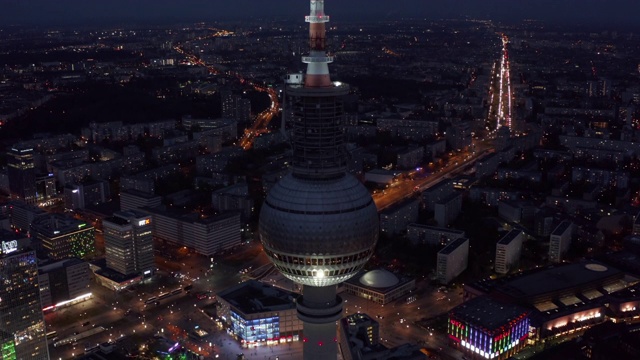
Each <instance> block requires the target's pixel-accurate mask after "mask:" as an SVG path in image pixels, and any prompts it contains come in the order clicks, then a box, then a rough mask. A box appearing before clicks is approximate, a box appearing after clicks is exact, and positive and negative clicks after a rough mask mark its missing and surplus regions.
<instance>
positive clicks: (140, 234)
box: [102, 210, 156, 276]
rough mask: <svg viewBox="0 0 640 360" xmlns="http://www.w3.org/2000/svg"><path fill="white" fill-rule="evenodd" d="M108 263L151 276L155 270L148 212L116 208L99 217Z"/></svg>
mask: <svg viewBox="0 0 640 360" xmlns="http://www.w3.org/2000/svg"><path fill="white" fill-rule="evenodd" d="M102 226H103V229H104V247H105V257H106V260H107V267H108V268H109V269H112V270H115V271H117V272H119V273H120V274H122V275H134V274H137V275H144V276H151V275H152V274H153V273H154V271H155V268H156V267H155V263H154V258H153V236H152V234H151V215H148V214H145V213H142V212H140V211H137V210H127V211H119V212H116V213H114V214H113V216H112V217H109V218H106V219H104V220H103V221H102Z"/></svg>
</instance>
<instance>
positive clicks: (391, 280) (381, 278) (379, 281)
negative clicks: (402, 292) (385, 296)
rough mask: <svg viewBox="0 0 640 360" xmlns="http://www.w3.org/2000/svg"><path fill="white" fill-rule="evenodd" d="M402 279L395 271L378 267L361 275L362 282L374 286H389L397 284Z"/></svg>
mask: <svg viewBox="0 0 640 360" xmlns="http://www.w3.org/2000/svg"><path fill="white" fill-rule="evenodd" d="M398 282H400V280H399V279H398V277H397V276H395V275H394V274H393V273H391V272H389V271H387V270H384V269H376V270H371V271H368V272H366V273H365V274H364V275H362V276H361V277H360V283H361V284H362V285H365V286H369V287H374V288H388V287H391V286H394V285H397V284H398Z"/></svg>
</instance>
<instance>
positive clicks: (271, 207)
mask: <svg viewBox="0 0 640 360" xmlns="http://www.w3.org/2000/svg"><path fill="white" fill-rule="evenodd" d="M310 3H311V14H310V15H309V16H307V17H306V21H307V22H309V23H310V26H309V46H310V52H309V55H308V56H303V58H302V60H303V62H304V63H306V64H307V71H306V75H305V78H304V84H290V85H289V86H287V90H286V91H287V97H288V98H290V100H291V106H292V109H293V117H292V119H291V120H290V121H291V123H292V124H293V132H292V146H293V158H292V166H291V168H292V172H291V173H289V174H288V175H287V176H285V177H284V178H282V179H281V180H280V181H279V182H278V183H277V184H276V185H274V186H273V187H272V188H271V190H270V191H269V194H268V195H267V198H266V199H265V201H264V204H263V206H262V210H261V213H260V224H259V225H260V239H261V241H262V245H263V247H264V250H265V253H266V254H267V256H268V257H269V259H270V260H271V261H272V262H273V264H274V265H275V267H276V268H277V269H278V270H279V271H280V272H281V273H282V274H283V275H284V276H285V277H287V278H288V279H290V280H292V281H294V282H296V283H298V284H302V285H303V289H302V293H303V296H301V297H300V298H299V299H298V302H297V310H298V317H299V319H300V320H302V321H303V323H304V339H303V340H304V344H303V359H305V360H312V359H318V360H330V359H336V358H337V354H338V346H337V345H338V344H337V329H336V321H337V320H339V319H340V318H341V317H342V299H341V298H340V297H339V296H338V295H337V288H336V286H337V284H339V283H341V282H343V281H345V280H347V279H349V278H351V277H352V276H354V275H356V274H357V273H358V272H359V271H360V269H362V267H363V266H364V265H365V264H366V263H367V261H368V260H369V258H370V257H371V255H372V254H373V249H374V247H375V244H376V241H377V238H378V213H377V209H376V206H375V203H374V202H373V199H372V198H371V195H370V194H369V192H368V191H367V189H366V188H365V187H364V185H362V184H361V183H360V182H359V181H358V180H357V179H356V178H355V177H353V176H352V175H350V174H347V172H346V169H347V151H346V149H345V146H344V133H343V118H344V96H345V95H347V94H348V93H349V86H348V85H346V84H343V83H339V82H332V81H331V79H330V76H329V68H328V63H330V62H332V61H333V57H332V56H329V55H327V53H326V49H325V41H326V36H325V23H326V22H327V21H329V17H328V16H327V15H325V14H324V1H323V0H311V1H310Z"/></svg>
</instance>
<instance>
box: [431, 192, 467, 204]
mask: <svg viewBox="0 0 640 360" xmlns="http://www.w3.org/2000/svg"><path fill="white" fill-rule="evenodd" d="M457 197H462V193H459V192H454V193H453V194H449V195H447V196H445V197H444V198H443V199H441V200H440V201H438V202H436V204H439V205H440V204H446V203H448V202H449V201H451V200H453V199H455V198H457Z"/></svg>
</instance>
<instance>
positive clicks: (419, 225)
mask: <svg viewBox="0 0 640 360" xmlns="http://www.w3.org/2000/svg"><path fill="white" fill-rule="evenodd" d="M408 226H410V227H416V228H420V229H426V230H433V231H438V232H444V233H448V234H459V235H463V234H464V231H463V230H458V229H452V228H445V227H438V226H431V225H424V224H418V223H411V224H409V225H408Z"/></svg>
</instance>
